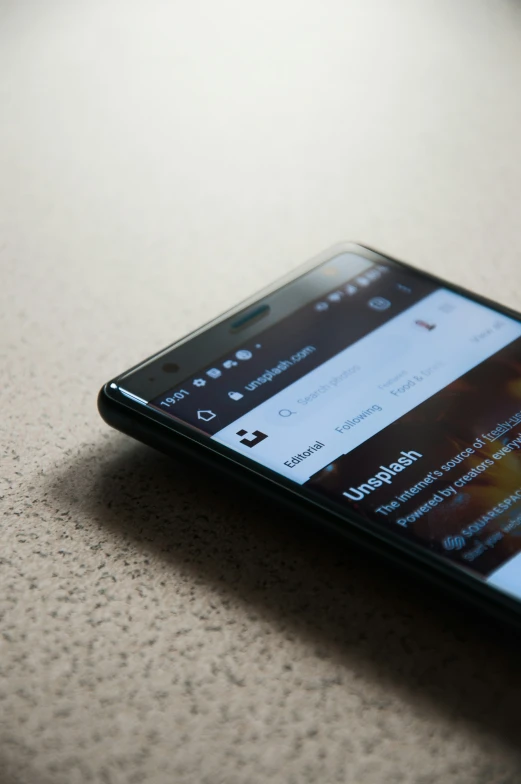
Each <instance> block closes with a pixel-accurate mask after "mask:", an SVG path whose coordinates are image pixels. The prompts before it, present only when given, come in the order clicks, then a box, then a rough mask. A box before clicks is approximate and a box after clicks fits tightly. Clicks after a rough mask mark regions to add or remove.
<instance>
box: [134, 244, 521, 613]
mask: <svg viewBox="0 0 521 784" xmlns="http://www.w3.org/2000/svg"><path fill="white" fill-rule="evenodd" d="M310 274H312V275H317V271H316V270H314V271H313V272H312V273H310ZM319 274H322V275H323V276H324V280H327V281H328V286H327V288H326V290H324V291H321V293H320V296H318V297H314V298H313V297H312V298H311V299H309V298H308V300H306V301H304V302H301V303H300V304H299V306H297V307H295V308H294V310H293V311H292V312H291V313H289V315H286V316H284V317H283V318H281V319H280V320H279V321H277V322H276V323H271V324H270V325H269V326H268V327H267V328H266V329H265V330H262V329H259V331H257V332H256V334H255V336H254V338H251V339H249V340H246V341H245V342H244V343H243V344H242V345H240V346H238V347H236V349H234V350H233V351H229V352H228V353H225V354H221V355H219V356H217V355H216V356H215V357H214V358H213V360H212V361H211V362H210V363H209V364H207V365H205V366H204V367H200V368H198V370H197V371H196V372H195V373H193V374H192V375H191V376H190V377H189V378H185V380H184V381H183V382H182V383H181V384H178V385H176V386H174V387H172V388H169V389H166V390H165V391H164V392H163V393H162V394H160V395H158V396H155V397H154V398H153V399H152V400H146V401H142V402H145V403H146V405H148V406H151V407H153V408H154V409H156V410H159V411H161V412H162V413H163V415H165V416H168V417H173V418H174V419H176V420H181V421H182V422H184V423H187V424H189V425H190V426H191V427H193V428H196V429H197V430H198V431H199V432H200V433H204V434H205V436H206V437H208V438H211V439H213V440H214V441H216V442H218V443H219V444H221V445H224V446H225V447H227V448H229V449H231V450H233V451H234V452H235V453H239V454H241V455H242V457H243V458H247V459H248V460H250V461H254V462H255V463H257V464H260V465H262V466H263V467H264V468H267V469H270V470H271V471H273V472H276V473H277V474H279V475H280V476H282V477H284V478H285V479H286V480H289V481H290V482H292V483H295V484H296V485H300V486H302V487H305V488H306V489H307V491H309V493H311V494H313V495H314V496H316V497H320V499H321V503H322V505H324V503H326V504H327V503H330V504H331V505H332V506H334V508H335V509H336V510H338V507H339V505H341V506H342V508H344V509H345V510H346V512H349V511H352V512H355V513H356V515H357V516H358V517H359V518H360V517H362V518H363V519H364V520H367V521H368V523H370V524H371V526H373V527H374V526H375V525H376V526H378V527H380V528H382V527H384V528H386V529H387V531H392V532H393V534H394V535H395V536H398V537H401V538H405V539H407V540H409V541H411V542H414V543H416V544H417V545H421V546H422V547H424V548H426V549H428V550H430V551H431V552H432V553H434V554H436V556H438V557H441V558H443V559H446V560H449V561H451V562H453V564H454V565H455V567H457V568H459V569H464V570H466V571H467V572H470V573H472V574H473V575H475V577H476V578H478V579H480V580H484V581H488V583H490V584H491V585H492V586H495V587H496V588H497V589H499V590H500V591H503V592H505V593H507V594H509V595H511V596H514V597H516V598H517V599H521V463H520V457H521V323H520V322H519V321H517V320H515V319H514V318H511V317H509V316H507V315H504V314H503V313H502V312H500V311H499V310H497V311H496V310H494V309H493V308H490V307H487V306H485V305H483V304H480V303H478V302H477V301H475V300H473V299H472V298H470V297H467V296H462V295H461V294H459V293H456V292H454V291H453V290H451V289H449V288H445V287H443V286H440V285H439V284H438V283H437V282H434V281H432V280H431V279H430V278H428V277H427V276H424V275H422V274H421V273H420V272H417V271H414V270H412V269H409V268H408V267H403V266H401V265H399V264H397V263H393V262H392V261H390V260H387V259H384V260H383V261H381V262H380V261H378V262H375V261H374V260H370V259H367V258H365V257H363V256H357V255H356V254H355V253H345V254H341V255H340V256H339V257H338V258H335V259H333V260H332V261H331V262H328V263H327V264H325V265H323V267H322V268H321V269H320V270H319ZM329 283H330V285H329ZM239 334H240V333H239Z"/></svg>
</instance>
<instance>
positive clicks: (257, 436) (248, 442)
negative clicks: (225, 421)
mask: <svg viewBox="0 0 521 784" xmlns="http://www.w3.org/2000/svg"><path fill="white" fill-rule="evenodd" d="M237 435H238V436H247V435H248V431H247V430H238V431H237ZM252 436H253V438H241V444H244V446H249V447H250V449H251V448H252V447H254V446H257V444H260V442H261V441H264V439H265V438H267V437H268V436H267V435H266V433H261V431H260V430H254V431H253V433H252Z"/></svg>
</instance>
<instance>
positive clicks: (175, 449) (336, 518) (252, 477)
mask: <svg viewBox="0 0 521 784" xmlns="http://www.w3.org/2000/svg"><path fill="white" fill-rule="evenodd" d="M346 251H348V252H354V253H358V254H361V255H364V256H365V257H367V258H368V259H370V260H371V261H376V262H378V261H382V262H385V261H392V262H393V263H395V264H397V265H399V266H401V267H402V268H404V269H409V270H412V271H414V272H416V273H418V274H421V275H423V276H424V278H426V279H427V280H430V281H431V282H433V283H434V284H436V285H438V286H443V287H445V288H448V289H450V290H452V291H455V292H456V293H459V294H461V295H463V296H465V297H468V298H470V299H471V300H473V301H475V302H478V303H480V304H483V305H486V306H487V307H491V308H493V309H495V310H497V311H498V312H499V313H504V314H505V315H507V316H509V317H510V318H513V319H515V320H517V321H519V322H521V314H520V313H518V312H516V311H514V310H512V309H511V308H508V307H505V306H503V305H500V304H498V303H497V302H493V301H491V300H489V299H487V298H486V297H482V296H480V295H478V294H475V293H473V292H470V291H468V290H466V289H465V288H463V287H461V286H458V285H456V284H453V283H450V282H448V281H446V280H443V279H441V278H439V277H437V276H435V275H433V274H431V273H428V272H424V271H423V270H419V269H418V268H417V267H414V266H413V265H411V264H408V263H406V262H403V261H400V260H398V259H395V258H393V257H391V256H389V255H388V254H384V253H382V252H380V251H377V250H375V249H373V248H368V247H366V246H363V245H358V244H355V243H340V244H338V245H335V246H333V247H332V248H329V249H328V250H326V251H324V252H323V253H321V254H319V255H318V256H316V257H314V259H312V260H311V261H310V262H307V263H306V264H304V265H302V266H301V267H299V268H297V269H296V270H295V271H294V272H293V273H291V274H290V275H287V276H284V277H283V278H281V279H280V280H278V281H277V282H276V283H274V284H272V285H270V286H269V287H267V288H266V289H263V290H262V291H261V292H259V293H258V294H256V295H254V296H252V297H250V298H248V299H247V300H245V301H243V302H241V303H240V304H239V305H237V306H236V307H235V308H233V309H232V310H229V311H227V312H226V313H224V314H222V316H219V317H217V318H216V319H214V320H212V321H211V322H209V323H207V324H205V325H203V326H202V327H200V328H198V329H197V330H195V331H194V332H192V333H190V334H189V335H186V336H185V337H183V338H181V339H180V340H179V341H177V342H176V343H173V344H171V345H170V346H168V347H167V348H166V349H163V350H162V351H160V352H157V353H156V354H154V355H153V356H152V357H149V358H148V359H146V360H144V361H143V362H140V363H139V364H138V365H135V366H134V367H133V368H131V369H130V370H128V371H126V372H125V373H123V374H120V375H119V376H117V377H116V378H114V379H112V380H111V381H109V382H107V383H106V384H105V385H104V386H103V387H102V389H101V391H100V394H99V398H98V405H99V410H100V413H101V415H102V417H103V418H104V419H105V420H106V421H107V422H108V423H109V424H111V425H112V426H114V427H116V428H117V429H119V430H121V431H122V432H125V433H127V434H129V435H131V436H133V437H134V438H137V439H138V440H141V441H143V442H144V443H147V444H149V445H151V446H153V447H155V448H157V449H159V450H160V451H163V452H165V453H167V454H170V455H176V454H179V453H184V454H186V455H189V456H191V457H194V458H196V459H198V460H199V461H202V462H203V463H206V464H207V465H210V466H212V467H217V468H219V469H220V470H222V471H223V472H224V473H226V474H227V475H229V476H232V477H233V478H236V479H240V480H242V481H243V482H246V483H247V484H249V485H250V486H252V487H254V488H256V489H259V490H261V491H263V492H264V493H265V494H267V495H269V496H271V497H273V498H276V499H277V500H282V501H284V502H285V503H286V505H288V506H290V507H292V508H294V509H298V510H299V511H300V512H304V513H305V514H306V515H307V516H308V517H310V518H311V519H314V520H315V521H318V522H319V523H320V524H321V525H326V526H327V527H328V528H330V529H332V530H333V531H335V533H337V534H340V535H342V536H344V537H348V538H350V539H354V540H356V541H358V542H359V543H360V544H362V545H364V546H366V547H369V548H370V549H372V550H374V551H376V552H379V553H380V554H381V555H383V556H384V557H386V558H390V559H392V560H395V561H396V562H397V563H399V564H400V565H401V566H402V567H405V568H407V569H408V570H409V571H413V572H415V573H416V574H418V575H419V576H422V577H424V578H427V579H430V580H431V581H434V582H436V583H438V584H439V585H440V586H441V587H442V588H444V589H448V590H451V591H452V592H453V593H457V594H459V595H461V596H462V597H463V598H465V599H466V600H467V601H471V602H473V603H474V604H476V605H478V606H480V607H481V608H484V609H488V611H489V612H492V613H493V614H494V615H495V616H496V617H498V616H499V617H503V618H504V619H506V620H508V621H509V623H514V624H519V626H520V628H521V602H520V601H517V600H516V599H514V598H513V597H510V596H509V595H507V594H504V593H502V592H501V591H500V590H499V589H497V588H495V587H493V586H491V585H489V584H488V583H486V582H485V581H482V580H480V579H479V577H477V576H476V574H475V573H473V572H471V570H467V569H466V568H465V567H462V566H459V565H458V564H455V563H454V562H452V561H449V560H447V559H444V558H443V556H441V555H438V554H437V553H434V552H432V551H430V550H428V549H426V548H425V547H424V546H422V545H420V544H417V543H415V542H413V541H411V540H408V539H405V538H402V537H400V536H399V535H398V534H397V532H394V531H393V530H392V529H387V528H385V527H384V526H382V525H380V526H379V525H378V523H377V522H376V521H374V522H372V521H369V522H368V520H367V519H365V518H363V517H361V516H358V515H357V514H356V512H354V511H353V510H351V509H346V508H345V506H343V505H341V504H340V503H336V502H334V501H333V500H330V499H326V498H317V497H315V496H314V495H313V493H312V492H310V491H309V490H307V488H306V487H304V486H302V485H297V484H295V483H294V482H292V481H291V480H290V479H286V478H285V477H283V476H281V475H280V474H278V473H276V472H275V471H272V470H271V469H268V468H265V467H264V466H262V465H260V464H259V463H256V462H254V461H252V460H251V459H249V458H248V457H246V456H243V455H242V454H239V453H238V452H235V451H234V450H232V449H231V448H229V447H226V446H224V445H222V444H219V443H218V442H216V441H215V440H213V439H211V438H210V437H209V436H207V435H206V434H204V433H202V432H201V431H199V430H197V429H196V428H193V427H192V426H190V425H188V424H185V423H184V422H182V421H180V420H175V419H173V418H172V417H171V416H168V415H167V414H163V413H162V412H161V411H158V410H156V409H153V408H151V407H150V406H147V405H144V404H143V402H140V400H139V397H138V396H137V395H136V396H135V397H134V398H133V397H129V396H128V392H127V393H125V394H124V393H123V392H122V391H121V387H120V384H121V382H122V381H123V380H125V382H126V383H127V384H128V379H129V376H131V375H132V374H133V373H136V372H139V371H140V370H142V369H143V368H145V367H147V366H150V363H151V362H152V361H154V362H165V361H175V359H176V349H178V348H179V347H181V346H184V345H186V344H187V343H189V342H190V341H192V340H193V339H194V338H196V337H198V338H201V336H203V339H204V335H205V333H206V334H207V333H209V332H211V331H213V330H215V329H219V327H221V329H220V330H219V336H220V338H221V336H222V337H226V336H227V335H228V336H229V338H230V339H231V340H230V341H229V342H228V343H225V344H224V345H223V344H221V343H219V354H223V353H226V352H227V351H228V350H231V348H233V346H235V345H236V344H237V343H236V340H237V336H236V335H235V336H234V335H233V334H230V333H229V332H228V331H227V330H223V329H222V325H226V324H228V323H229V322H230V321H232V320H233V319H234V318H236V317H237V314H239V313H241V312H242V311H244V310H245V308H249V307H252V306H255V304H258V303H260V302H261V301H262V302H265V301H266V299H267V298H269V296H270V295H271V294H273V293H274V292H279V291H281V290H282V289H283V288H284V287H288V286H291V283H292V282H294V281H297V280H298V279H299V278H300V277H302V276H303V275H305V274H306V273H307V272H309V271H311V270H313V269H314V268H316V267H319V266H321V265H323V264H324V262H327V261H329V260H331V259H333V258H334V257H335V256H338V255H339V254H340V253H343V252H346ZM301 305H302V303H301V302H300V303H298V305H296V306H295V308H296V307H299V306H301ZM295 308H294V309H295ZM254 327H255V328H256V332H261V331H263V330H264V329H265V328H266V324H265V323H262V322H261V324H260V325H259V323H257V324H255V325H254ZM252 334H255V333H252ZM214 338H215V335H214ZM234 338H235V339H234ZM243 339H244V338H243ZM210 346H211V350H214V347H215V340H213V341H211V342H210ZM202 364H204V363H203V362H201V363H200V365H202ZM184 375H185V374H183V376H184ZM186 375H188V374H186ZM182 380H183V378H182V377H181V378H180V379H179V381H180V382H182ZM175 382H176V383H177V379H175ZM163 384H164V386H165V382H164V381H163ZM167 385H168V384H166V386H167ZM163 388H164V387H163ZM149 399H150V398H149Z"/></svg>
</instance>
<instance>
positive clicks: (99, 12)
mask: <svg viewBox="0 0 521 784" xmlns="http://www.w3.org/2000/svg"><path fill="white" fill-rule="evenodd" d="M520 84H521V8H520V5H519V3H518V2H517V1H515V0H511V1H510V2H507V0H496V2H486V1H485V0H423V2H417V1H416V0H414V1H413V0H409V2H406V0H396V2H390V1H389V0H380V2H377V1H376V0H359V2H349V0H338V2H336V1H335V0H320V1H317V2H306V1H305V0H300V1H299V2H297V0H264V2H263V3H256V4H253V3H247V2H244V0H242V1H241V0H223V2H219V3H217V2H210V0H207V1H206V2H199V1H198V2H185V3H181V2H174V0H172V1H171V2H167V1H166V0H165V2H160V0H148V2H139V1H138V0H121V2H118V1H117V0H105V2H101V0H89V1H88V2H87V0H85V2H80V1H76V2H74V1H73V0H69V1H68V2H65V0H64V2H57V1H56V0H38V1H37V0H35V1H34V2H28V1H27V0H2V2H0V261H1V287H0V289H1V290H0V297H1V303H0V304H1V313H0V318H1V349H2V369H3V375H2V382H3V383H2V390H1V410H2V421H1V426H2V447H3V451H4V457H3V460H2V472H1V473H2V478H3V482H4V485H5V486H4V488H3V489H2V517H1V528H0V536H1V539H0V547H1V550H0V646H1V647H0V782H1V784H83V782H100V784H133V783H134V784H138V783H139V784H141V783H142V782H151V783H152V784H163V782H168V783H169V784H170V782H176V784H177V783H178V784H188V783H189V782H190V784H192V783H193V782H204V784H218V783H219V782H224V783H225V784H253V783H255V784H256V783H257V782H263V783H264V782H267V781H268V782H273V784H282V783H283V782H284V783H286V782H288V784H301V782H314V783H315V782H316V783H317V784H326V783H327V782H348V783H349V784H351V783H353V784H376V783H378V784H379V783H380V782H382V783H383V782H385V784H393V783H396V784H398V783H400V784H401V783H402V782H403V783H404V784H412V783H413V782H414V784H431V783H432V782H444V783H446V784H518V782H520V781H521V747H520V745H521V744H520V737H521V719H520V705H521V672H520V668H519V652H518V650H516V648H515V647H514V646H512V645H511V644H509V643H507V642H506V641H503V640H501V639H499V638H498V635H497V633H496V632H493V633H492V634H491V632H490V630H489V629H488V628H487V625H486V623H484V622H483V623H481V622H479V621H478V622H476V621H473V620H471V619H468V618H465V617H464V616H462V615H461V614H457V613H456V612H455V611H454V610H452V609H451V608H450V607H448V606H446V605H447V602H446V601H445V600H443V601H441V602H440V603H439V604H438V602H436V601H433V599H432V598H429V596H427V595H426V592H425V590H424V589H423V588H421V587H419V586H416V585H414V584H411V583H407V582H404V581H403V580H402V579H400V578H399V577H398V576H397V575H396V574H394V573H393V572H392V571H391V570H389V571H386V570H385V569H382V567H381V566H380V565H378V564H376V563H375V562H374V561H373V560H372V559H371V558H367V559H366V558H362V557H361V556H360V555H359V554H357V553H355V552H354V551H352V550H351V549H350V548H348V547H346V548H345V549H343V550H339V548H338V547H337V546H335V545H332V544H331V543H328V542H322V541H316V539H314V538H313V536H311V535H310V534H303V533H302V532H301V531H300V527H299V523H298V521H296V520H293V521H291V520H287V519H285V518H284V517H283V516H281V515H280V513H278V512H277V510H276V509H273V508H272V507H269V506H259V505H258V504H257V503H256V504H255V505H254V508H251V503H250V501H249V499H248V498H247V497H245V496H244V495H243V494H241V493H239V492H238V491H237V490H236V489H235V488H234V487H232V486H228V485H226V486H221V485H220V484H218V483H217V482H216V481H215V480H213V479H212V478H211V477H210V476H208V475H203V474H200V475H197V474H195V473H194V472H193V471H190V470H189V469H187V468H186V467H185V468H183V467H182V466H179V465H176V464H175V462H173V461H169V460H167V459H165V458H162V457H160V456H157V455H156V454H154V453H153V452H151V451H150V450H147V449H145V448H144V447H141V446H139V445H135V444H133V443H131V442H130V441H129V440H128V439H125V438H124V437H122V436H119V435H118V434H116V433H114V432H111V431H110V430H109V429H108V428H106V427H105V426H104V425H103V424H102V422H101V421H100V420H99V418H98V416H97V413H96V409H95V397H96V392H97V389H98V387H99V386H100V385H101V383H102V382H103V381H104V380H105V379H106V378H107V377H109V376H110V375H112V374H114V373H116V372H117V371H118V370H122V369H124V368H125V367H126V366H128V365H130V364H131V363H133V362H135V361H137V360H139V359H141V358H142V357H143V356H145V355H146V354H147V353H148V352H150V351H152V350H155V349H157V348H159V347H160V346H162V345H164V344H166V343H167V342H169V341H170V340H172V339H174V338H176V337H177V336H179V335H181V334H182V333H184V332H185V331H187V330H188V329H190V328H193V327H195V326H197V325H198V324H199V323H200V322H201V321H203V319H206V318H208V317H209V316H211V315H214V314H217V313H218V312H219V311H221V310H223V309H224V308H225V307H226V306H228V305H231V304H232V303H233V302H234V301H235V300H237V299H238V298H239V297H242V296H245V295H247V294H249V293H251V292H253V291H254V290H255V289H256V288H257V287H259V286H261V285H263V284H265V283H267V282H269V281H270V280H271V279H272V278H273V277H274V276H275V275H276V274H279V273H281V272H283V271H285V270H288V269H290V268H291V267H292V266H294V265H296V264H298V263H300V262H301V261H303V260H304V259H306V258H307V257H309V256H311V255H313V254H314V253H316V252H318V251H319V250H321V249H322V248H323V247H325V246H327V245H329V244H331V243H332V242H334V241H337V240H339V239H359V240H363V241H365V242H367V243H370V244H374V245H376V246H380V247H382V248H383V249H386V250H388V251H389V252H391V253H394V254H396V255H398V256H402V257H405V258H407V259H409V260H411V261H414V262H416V263H418V264H421V265H424V266H425V267H426V268H429V269H432V270H436V271H437V272H439V273H440V274H442V275H443V274H446V275H449V276H450V277H452V278H453V279H454V280H457V281H458V282H463V283H464V284H467V285H469V286H471V287H474V288H476V289H478V290H479V291H481V292H487V293H488V294H490V295H491V296H494V297H497V298H499V299H501V300H502V301H504V302H507V303H509V304H512V305H519V302H520V300H521V251H520V244H519V235H520V228H521V221H520V217H521V208H520V205H521V100H520V94H521V93H520Z"/></svg>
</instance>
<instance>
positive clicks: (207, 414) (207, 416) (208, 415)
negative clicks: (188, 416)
mask: <svg viewBox="0 0 521 784" xmlns="http://www.w3.org/2000/svg"><path fill="white" fill-rule="evenodd" d="M216 416H217V414H214V413H213V411H201V410H199V411H198V412H197V419H202V421H203V422H209V421H210V420H211V419H215V417H216Z"/></svg>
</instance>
